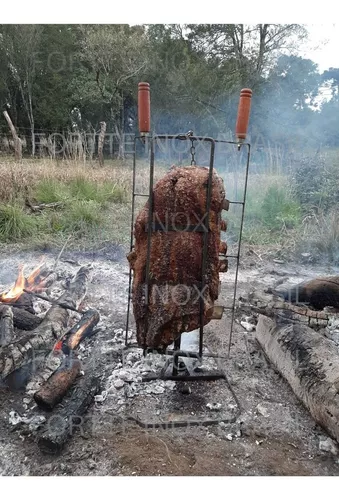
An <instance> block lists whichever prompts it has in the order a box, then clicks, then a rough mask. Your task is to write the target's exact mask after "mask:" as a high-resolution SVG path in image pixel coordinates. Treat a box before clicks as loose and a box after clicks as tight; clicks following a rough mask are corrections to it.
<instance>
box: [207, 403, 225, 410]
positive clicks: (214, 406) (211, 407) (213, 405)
mask: <svg viewBox="0 0 339 500" xmlns="http://www.w3.org/2000/svg"><path fill="white" fill-rule="evenodd" d="M206 408H208V409H209V410H211V411H220V410H221V403H207V405H206Z"/></svg>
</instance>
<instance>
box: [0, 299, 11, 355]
mask: <svg viewBox="0 0 339 500" xmlns="http://www.w3.org/2000/svg"><path fill="white" fill-rule="evenodd" d="M13 337H14V325H13V310H12V308H11V307H10V306H3V307H2V308H1V311H0V346H5V345H7V344H9V343H10V342H11V341H12V340H13Z"/></svg>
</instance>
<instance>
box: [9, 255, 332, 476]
mask: <svg viewBox="0 0 339 500" xmlns="http://www.w3.org/2000/svg"><path fill="white" fill-rule="evenodd" d="M39 257H40V254H35V253H27V252H26V253H25V254H21V253H20V252H18V253H17V254H11V256H8V255H3V256H2V258H1V266H0V284H1V287H0V289H1V290H2V289H3V288H6V286H7V285H8V284H9V283H11V282H12V281H13V276H15V273H16V269H17V264H18V263H19V262H22V261H25V262H31V263H32V264H34V263H37V262H38V259H39ZM46 259H47V261H51V262H53V256H52V255H46ZM64 259H71V260H73V261H79V263H81V264H85V263H87V262H93V264H94V275H93V280H92V283H91V285H90V287H89V293H88V297H87V299H86V302H87V304H88V305H91V306H92V307H96V308H98V310H99V312H100V314H101V317H102V320H101V323H102V325H103V326H104V328H103V330H102V331H101V332H100V333H99V334H98V335H97V337H96V338H95V339H94V340H92V341H91V342H92V343H89V346H91V348H92V349H93V350H95V349H97V350H99V351H100V352H101V351H102V347H103V346H106V347H107V346H108V345H109V343H110V341H112V338H113V332H114V331H115V330H116V329H117V328H121V327H123V326H124V324H125V319H126V304H127V285H128V275H127V272H128V268H127V263H126V260H125V258H124V251H122V250H121V249H119V248H115V247H111V248H109V249H108V250H107V251H105V252H104V253H102V252H101V256H100V257H99V255H96V254H87V255H86V254H78V255H74V254H72V255H66V254H65V255H64ZM60 266H61V269H62V273H64V274H65V275H67V273H68V274H72V272H74V270H75V269H76V263H73V264H72V263H66V262H62V263H60ZM335 272H338V271H337V270H335V269H331V268H325V267H317V268H312V267H311V266H303V267H301V266H300V265H298V266H297V265H292V264H283V263H280V264H278V263H274V262H273V261H263V260H260V259H258V258H257V257H256V256H255V255H253V254H251V255H247V256H245V258H244V259H243V264H242V266H241V272H240V275H239V288H238V295H241V294H244V293H248V291H249V290H250V289H251V288H252V289H263V288H265V287H267V286H268V285H272V284H273V283H275V282H276V280H278V279H280V278H281V279H285V280H288V279H290V280H291V281H293V280H294V281H295V282H297V281H302V280H303V279H304V278H306V277H310V276H315V275H319V274H332V273H335ZM222 281H223V283H222V297H221V298H220V303H221V304H222V303H228V302H229V301H230V299H231V296H232V291H233V281H234V269H233V270H232V269H231V270H230V272H229V273H226V274H224V275H223V277H222ZM237 319H238V320H239V319H240V318H237ZM229 324H230V318H229V316H227V315H226V316H225V315H224V317H223V319H222V320H220V321H213V322H211V323H210V324H209V325H208V326H207V327H206V336H205V344H206V345H207V346H208V347H209V349H210V350H211V351H213V352H216V353H218V354H220V355H225V354H226V353H227V347H228V339H229ZM113 347H114V346H113ZM115 347H116V349H115V350H114V353H117V352H118V351H119V346H115ZM85 354H86V352H85ZM102 356H104V354H103V355H102ZM117 356H118V354H117ZM113 358H114V356H113ZM113 358H112V356H110V357H107V363H104V365H105V367H104V371H103V379H104V380H107V378H108V377H109V376H110V374H111V373H112V370H113V369H114V366H115V364H116V362H117V361H116V359H113ZM103 359H105V358H103ZM222 365H223V368H224V369H225V371H226V373H227V376H228V379H229V381H230V383H231V386H232V388H233V389H234V391H235V393H236V396H237V398H238V399H239V402H240V404H241V407H242V411H241V414H240V417H239V418H238V419H237V422H235V423H234V424H226V425H225V426H221V425H214V426H208V427H187V428H176V429H171V430H168V429H167V430H161V429H154V430H146V429H142V428H140V427H138V426H137V425H135V424H134V423H132V422H130V421H127V420H126V419H124V417H126V416H127V415H128V414H126V412H121V413H119V415H118V414H116V413H115V410H114V408H115V406H114V404H113V403H114V401H112V398H111V399H110V398H109V397H108V398H107V399H106V400H105V401H104V402H103V403H95V404H93V405H92V407H91V409H90V411H89V412H88V416H87V421H86V423H85V424H84V426H83V428H82V431H81V432H76V433H75V434H74V436H73V437H72V439H71V440H70V441H69V443H68V445H67V446H66V447H65V449H64V451H63V452H62V454H61V455H59V456H50V455H43V454H42V453H41V452H40V451H39V449H38V447H37V444H36V442H35V438H34V435H32V434H29V433H27V432H24V431H23V430H22V429H21V428H20V427H19V428H16V427H15V426H13V425H12V424H11V423H10V422H9V412H10V411H12V410H15V411H17V412H19V413H20V412H23V411H24V410H23V407H22V400H23V396H24V394H23V393H22V392H9V391H8V390H2V391H1V392H0V474H1V475H31V476H32V475H36V476H44V475H46V476H47V475H75V476H80V475H86V476H87V475H97V476H100V475H148V476H153V475H183V476H185V475H199V476H200V475H220V476H224V475H240V476H247V475H255V476H260V475H295V476H310V475H319V476H322V475H324V476H325V475H329V476H335V475H337V474H338V472H339V461H338V459H337V457H336V456H333V455H331V454H329V453H325V452H322V451H320V450H319V439H320V438H321V437H324V436H326V433H325V432H324V430H322V429H320V428H319V427H318V426H317V425H316V424H315V422H314V421H313V419H312V418H311V416H310V415H309V413H308V411H307V410H306V409H305V408H304V407H303V405H302V404H301V403H300V402H299V401H298V400H297V398H296V397H295V396H294V394H293V392H292V390H291V389H290V387H289V385H288V384H287V383H286V382H285V381H284V380H283V379H282V378H281V377H280V375H279V374H277V373H276V372H275V371H274V369H273V368H272V367H271V366H270V365H269V364H268V362H267V361H266V359H265V357H264V356H263V354H262V352H261V351H260V349H259V347H258V345H256V343H255V342H254V340H253V337H252V334H251V333H248V332H246V331H245V330H244V328H243V327H242V326H241V325H240V324H239V323H236V326H235V332H234V336H233V341H232V345H231V357H230V359H229V360H227V361H225V360H224V361H223V362H222ZM191 388H192V392H191V393H190V394H182V392H180V391H179V388H176V389H174V391H166V392H165V393H164V394H162V395H161V396H159V397H158V396H154V395H152V394H151V395H148V396H142V395H141V396H138V397H137V398H134V399H132V402H131V403H130V406H127V411H128V409H130V408H131V407H133V405H134V407H139V410H136V411H140V412H141V409H142V411H143V415H144V416H145V417H146V418H147V417H149V419H150V420H152V418H153V417H154V408H155V407H157V408H158V407H159V408H161V411H162V412H164V413H165V412H166V411H167V410H168V411H170V410H171V411H172V410H173V411H175V412H177V414H180V413H182V414H183V416H185V414H186V413H187V412H188V411H189V410H190V409H192V405H193V408H194V411H193V413H195V414H196V415H198V416H201V415H205V414H206V411H207V410H206V404H207V402H211V403H218V402H219V403H220V404H221V405H222V406H223V407H224V406H225V407H229V405H230V404H232V401H233V399H232V395H231V393H230V391H229V389H228V387H227V384H226V383H225V382H223V381H222V382H220V381H218V382H203V383H199V384H195V385H194V384H193V385H192V386H191ZM164 401H165V404H164ZM131 405H132V406H131ZM138 405H139V406H138ZM156 405H158V406H156ZM159 405H160V406H159ZM258 405H259V406H258ZM112 407H113V410H112ZM159 411H160V410H159ZM213 414H214V415H216V416H217V415H218V412H213ZM117 417H119V418H117ZM94 420H95V426H93V421H94Z"/></svg>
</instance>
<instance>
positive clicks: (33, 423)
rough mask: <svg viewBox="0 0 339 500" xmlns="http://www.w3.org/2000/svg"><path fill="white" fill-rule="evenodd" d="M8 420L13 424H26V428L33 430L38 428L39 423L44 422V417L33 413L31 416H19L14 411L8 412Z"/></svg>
mask: <svg viewBox="0 0 339 500" xmlns="http://www.w3.org/2000/svg"><path fill="white" fill-rule="evenodd" d="M8 422H9V423H10V424H12V425H14V426H18V425H19V424H25V425H27V426H28V430H29V431H31V432H33V431H36V430H37V429H39V427H41V425H42V424H43V423H44V422H46V417H45V416H44V415H33V416H32V417H31V418H28V417H26V416H21V415H19V413H17V412H16V411H11V412H9V418H8Z"/></svg>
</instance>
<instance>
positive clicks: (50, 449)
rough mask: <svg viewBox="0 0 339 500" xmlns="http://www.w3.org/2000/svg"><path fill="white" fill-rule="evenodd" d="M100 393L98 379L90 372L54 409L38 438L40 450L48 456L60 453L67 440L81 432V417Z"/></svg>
mask: <svg viewBox="0 0 339 500" xmlns="http://www.w3.org/2000/svg"><path fill="white" fill-rule="evenodd" d="M99 391H100V378H99V376H98V375H96V374H94V373H93V372H92V371H90V372H89V373H87V374H86V373H85V375H84V376H83V377H82V379H81V380H80V381H79V383H78V384H77V385H75V387H74V388H73V390H72V391H71V393H70V395H68V396H66V397H65V398H64V400H63V403H62V408H61V407H57V408H55V410H54V412H53V415H51V417H50V418H49V419H48V420H47V422H46V423H45V426H44V428H43V429H42V431H41V432H40V434H39V436H38V446H39V448H40V450H41V451H42V452H44V453H48V454H57V453H60V452H61V451H62V449H63V447H64V445H65V444H66V442H67V440H68V439H69V438H70V437H71V436H72V435H73V434H74V433H75V431H76V430H79V428H80V430H81V425H82V415H84V413H85V412H86V411H87V409H88V408H89V406H90V405H91V403H92V401H93V399H94V396H95V395H96V394H97V393H98V392H99Z"/></svg>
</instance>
